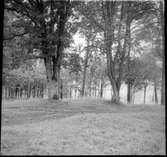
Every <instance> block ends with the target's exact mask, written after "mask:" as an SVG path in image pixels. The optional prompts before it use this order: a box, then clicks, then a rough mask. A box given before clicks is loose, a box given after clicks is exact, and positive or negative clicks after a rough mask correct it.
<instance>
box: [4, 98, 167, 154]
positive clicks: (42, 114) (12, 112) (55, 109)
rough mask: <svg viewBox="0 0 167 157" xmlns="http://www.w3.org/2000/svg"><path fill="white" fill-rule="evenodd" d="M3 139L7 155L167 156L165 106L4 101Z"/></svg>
mask: <svg viewBox="0 0 167 157" xmlns="http://www.w3.org/2000/svg"><path fill="white" fill-rule="evenodd" d="M1 142H2V143H1V150H2V154H4V155H65V154H68V155H73V154H77V155H80V154H84V155H91V154H94V155H95V154H100V155H104V154H111V155H118V154H121V155H128V154H130V155H136V154H138V155H143V154H149V155H157V154H158V155H164V154H165V111H164V106H159V105H152V106H150V105H135V106H127V105H115V104H111V103H110V102H108V101H105V100H102V99H91V98H89V99H85V98H82V99H77V100H70V99H69V100H68V99H67V100H63V101H51V100H50V101H49V100H40V99H38V100H27V101H26V100H22V101H19V100H16V101H3V102H2V132H1Z"/></svg>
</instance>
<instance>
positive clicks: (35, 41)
mask: <svg viewBox="0 0 167 157" xmlns="http://www.w3.org/2000/svg"><path fill="white" fill-rule="evenodd" d="M5 9H7V10H8V11H12V12H14V13H15V14H16V17H17V18H16V19H15V21H14V25H15V27H16V28H20V29H21V30H22V31H21V32H17V34H16V33H12V35H11V34H10V36H8V37H7V36H6V35H4V40H9V39H13V38H15V37H16V36H23V35H25V34H27V49H28V52H29V53H33V51H34V49H36V50H38V51H39V55H38V56H33V57H35V58H43V59H44V64H45V68H46V75H47V88H48V97H49V98H53V96H54V95H55V97H56V98H57V99H59V98H60V86H59V85H60V67H61V62H62V58H63V50H64V48H66V47H67V46H68V45H69V41H70V34H69V32H68V31H69V29H70V28H68V27H67V23H68V19H69V17H70V16H71V14H72V10H71V9H72V2H71V1H70V0H67V1H53V0H47V1H42V0H35V1H31V0H28V1H23V0H21V1H20V0H11V1H9V0H6V1H5Z"/></svg>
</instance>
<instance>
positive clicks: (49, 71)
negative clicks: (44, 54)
mask: <svg viewBox="0 0 167 157" xmlns="http://www.w3.org/2000/svg"><path fill="white" fill-rule="evenodd" d="M44 61H45V67H46V75H47V92H48V98H49V99H52V98H55V99H59V91H58V80H59V74H58V72H57V73H56V74H54V77H53V67H52V61H51V58H49V57H48V58H46V59H45V60H44Z"/></svg>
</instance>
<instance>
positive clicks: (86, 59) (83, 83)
mask: <svg viewBox="0 0 167 157" xmlns="http://www.w3.org/2000/svg"><path fill="white" fill-rule="evenodd" d="M88 45H89V43H88ZM88 55H89V50H88V49H87V51H86V56H85V61H84V70H83V79H82V90H81V96H84V95H85V82H86V72H87V64H88Z"/></svg>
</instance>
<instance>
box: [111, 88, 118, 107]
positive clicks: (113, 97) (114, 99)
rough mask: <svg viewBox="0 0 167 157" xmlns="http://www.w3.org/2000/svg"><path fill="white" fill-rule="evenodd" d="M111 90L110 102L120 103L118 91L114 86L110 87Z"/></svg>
mask: <svg viewBox="0 0 167 157" xmlns="http://www.w3.org/2000/svg"><path fill="white" fill-rule="evenodd" d="M112 89H113V95H112V99H111V101H112V102H113V103H116V104H119V103H120V96H119V89H118V88H117V87H116V86H115V85H113V86H112Z"/></svg>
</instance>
